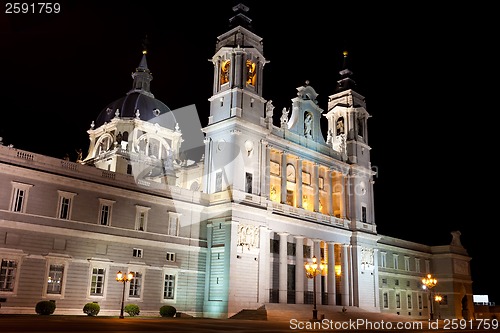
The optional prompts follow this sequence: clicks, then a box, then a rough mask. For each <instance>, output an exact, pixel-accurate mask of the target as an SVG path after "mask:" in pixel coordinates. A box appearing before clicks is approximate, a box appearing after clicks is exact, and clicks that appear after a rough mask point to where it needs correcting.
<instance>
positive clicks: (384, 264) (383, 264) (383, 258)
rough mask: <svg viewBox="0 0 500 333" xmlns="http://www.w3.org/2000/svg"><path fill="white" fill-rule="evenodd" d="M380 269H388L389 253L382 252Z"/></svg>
mask: <svg viewBox="0 0 500 333" xmlns="http://www.w3.org/2000/svg"><path fill="white" fill-rule="evenodd" d="M380 267H383V268H386V267H387V253H385V252H380Z"/></svg>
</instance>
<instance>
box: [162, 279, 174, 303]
mask: <svg viewBox="0 0 500 333" xmlns="http://www.w3.org/2000/svg"><path fill="white" fill-rule="evenodd" d="M174 296H175V275H173V274H165V280H164V285H163V299H174Z"/></svg>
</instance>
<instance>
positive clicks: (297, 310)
mask: <svg viewBox="0 0 500 333" xmlns="http://www.w3.org/2000/svg"><path fill="white" fill-rule="evenodd" d="M317 309H318V319H320V320H321V319H329V320H333V321H343V322H344V321H349V320H353V321H355V320H358V319H365V320H367V321H372V322H380V321H382V320H384V321H385V322H389V321H390V322H402V321H412V320H415V319H411V318H409V317H405V316H398V315H396V314H385V313H380V312H378V311H375V310H373V311H371V310H366V309H360V308H358V307H345V311H343V307H342V306H336V305H318V306H317ZM312 310H313V306H312V305H310V304H278V303H266V304H265V305H263V306H262V307H260V308H258V309H245V310H242V311H240V312H238V313H237V314H235V315H234V316H232V317H231V318H230V319H243V320H268V321H286V322H290V320H292V319H294V320H296V321H308V320H311V319H312V315H313V313H312Z"/></svg>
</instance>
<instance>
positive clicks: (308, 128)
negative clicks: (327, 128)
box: [304, 112, 312, 138]
mask: <svg viewBox="0 0 500 333" xmlns="http://www.w3.org/2000/svg"><path fill="white" fill-rule="evenodd" d="M304 136H305V137H306V138H312V116H311V114H310V113H309V112H308V113H307V116H306V119H304Z"/></svg>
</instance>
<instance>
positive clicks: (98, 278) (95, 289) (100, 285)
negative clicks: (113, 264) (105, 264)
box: [90, 267, 106, 296]
mask: <svg viewBox="0 0 500 333" xmlns="http://www.w3.org/2000/svg"><path fill="white" fill-rule="evenodd" d="M105 277H106V269H104V268H98V267H94V268H92V278H91V282H90V295H92V296H103V295H104V279H105Z"/></svg>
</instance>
